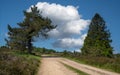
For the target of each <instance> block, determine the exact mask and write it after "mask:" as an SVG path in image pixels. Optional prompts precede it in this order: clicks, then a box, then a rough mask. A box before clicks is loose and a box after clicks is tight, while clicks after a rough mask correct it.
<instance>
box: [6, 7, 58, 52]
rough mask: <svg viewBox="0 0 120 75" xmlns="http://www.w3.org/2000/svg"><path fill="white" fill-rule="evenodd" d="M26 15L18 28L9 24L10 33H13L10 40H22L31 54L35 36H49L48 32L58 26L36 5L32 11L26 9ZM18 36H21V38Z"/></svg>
mask: <svg viewBox="0 0 120 75" xmlns="http://www.w3.org/2000/svg"><path fill="white" fill-rule="evenodd" d="M24 16H25V18H24V21H23V22H20V23H18V25H19V27H18V28H10V26H8V29H9V33H12V34H13V35H11V34H10V40H9V41H11V40H15V41H14V43H16V42H20V43H19V44H21V45H23V46H24V47H25V48H27V50H28V53H30V54H31V53H32V48H33V46H32V42H34V38H35V37H39V36H43V37H45V38H47V37H48V34H47V33H48V32H49V31H51V30H52V29H54V28H55V27H56V26H55V25H52V24H51V20H50V19H48V18H44V17H42V16H41V13H40V11H38V9H37V7H36V6H33V7H31V12H27V11H24ZM15 32H16V33H15ZM14 37H15V38H14ZM16 37H19V39H21V40H19V39H17V38H16ZM23 42H24V44H22V43H23ZM10 44H11V43H10ZM16 45H17V44H16ZM17 46H18V45H17ZM13 47H15V46H13Z"/></svg>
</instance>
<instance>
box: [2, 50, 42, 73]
mask: <svg viewBox="0 0 120 75" xmlns="http://www.w3.org/2000/svg"><path fill="white" fill-rule="evenodd" d="M39 63H40V57H37V56H33V55H29V54H24V53H20V52H19V51H11V50H9V49H8V50H7V49H2V50H0V75H35V74H36V72H37V69H38V67H39Z"/></svg>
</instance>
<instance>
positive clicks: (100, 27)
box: [81, 14, 113, 57]
mask: <svg viewBox="0 0 120 75" xmlns="http://www.w3.org/2000/svg"><path fill="white" fill-rule="evenodd" d="M106 28H107V27H106V25H105V21H104V20H103V18H102V17H101V16H100V15H99V14H95V16H94V17H93V18H92V21H91V23H90V25H89V30H88V34H87V37H86V38H85V40H84V45H83V47H82V48H81V51H82V54H83V55H90V56H105V57H112V56H113V53H112V51H113V48H112V47H111V45H110V43H111V42H112V40H111V39H110V32H109V30H107V29H106Z"/></svg>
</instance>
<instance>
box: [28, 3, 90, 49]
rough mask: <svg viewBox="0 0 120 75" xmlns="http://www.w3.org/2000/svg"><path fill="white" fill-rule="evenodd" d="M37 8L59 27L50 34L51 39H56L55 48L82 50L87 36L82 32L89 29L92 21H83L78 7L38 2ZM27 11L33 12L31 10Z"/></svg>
mask: <svg viewBox="0 0 120 75" xmlns="http://www.w3.org/2000/svg"><path fill="white" fill-rule="evenodd" d="M36 6H37V7H38V9H39V10H40V11H41V12H42V14H41V15H42V16H43V17H48V18H50V19H51V21H52V24H54V25H57V28H56V29H53V30H52V31H50V32H49V33H48V34H49V35H50V37H52V38H55V42H53V46H54V47H59V48H80V46H82V44H83V41H84V39H83V36H85V35H86V34H83V33H82V32H83V31H84V30H85V29H86V28H87V27H88V25H89V23H90V20H84V19H82V15H80V14H79V12H78V7H74V6H72V5H68V6H63V5H60V4H56V3H47V2H38V3H37V4H36ZM27 11H31V10H30V8H29V9H28V10H27ZM76 36H79V37H77V38H76Z"/></svg>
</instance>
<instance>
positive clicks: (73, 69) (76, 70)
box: [62, 63, 89, 75]
mask: <svg viewBox="0 0 120 75" xmlns="http://www.w3.org/2000/svg"><path fill="white" fill-rule="evenodd" d="M62 64H63V65H64V66H65V67H67V68H68V69H70V70H72V71H74V72H75V73H77V74H78V75H89V74H87V73H85V72H83V71H80V70H78V69H76V68H73V67H71V66H69V65H67V64H64V63H62Z"/></svg>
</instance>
